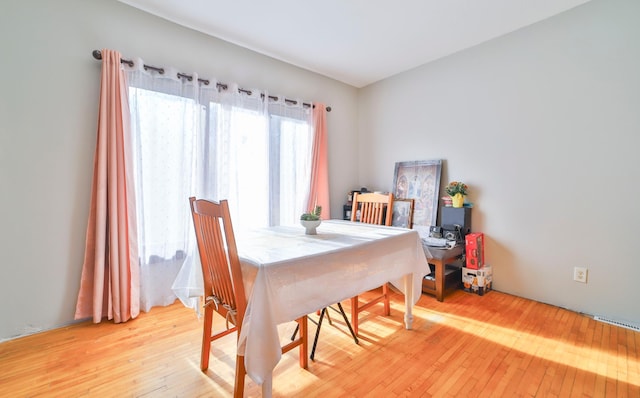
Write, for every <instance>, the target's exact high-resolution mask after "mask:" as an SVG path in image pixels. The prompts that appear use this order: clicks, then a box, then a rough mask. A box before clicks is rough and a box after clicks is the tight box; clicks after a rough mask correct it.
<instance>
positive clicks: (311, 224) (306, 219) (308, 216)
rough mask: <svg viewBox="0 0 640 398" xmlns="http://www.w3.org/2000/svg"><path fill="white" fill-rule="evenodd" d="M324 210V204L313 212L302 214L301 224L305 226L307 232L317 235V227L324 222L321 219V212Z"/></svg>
mask: <svg viewBox="0 0 640 398" xmlns="http://www.w3.org/2000/svg"><path fill="white" fill-rule="evenodd" d="M321 212H322V206H316V207H315V209H313V212H310V213H304V214H303V215H301V216H300V224H302V226H303V227H304V228H305V232H304V233H305V234H307V235H316V228H318V225H320V223H321V222H322V220H321V219H320V213H321Z"/></svg>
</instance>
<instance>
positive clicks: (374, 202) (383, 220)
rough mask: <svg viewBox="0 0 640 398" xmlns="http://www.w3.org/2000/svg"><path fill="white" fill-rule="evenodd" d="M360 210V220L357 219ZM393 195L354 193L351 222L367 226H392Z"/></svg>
mask: <svg viewBox="0 0 640 398" xmlns="http://www.w3.org/2000/svg"><path fill="white" fill-rule="evenodd" d="M358 210H360V212H359V214H360V219H359V220H358V219H357V215H358ZM392 213H393V194H392V193H388V194H382V193H358V192H356V193H354V194H353V207H352V208H351V221H360V222H364V223H367V224H378V225H391V220H392V218H393V215H392Z"/></svg>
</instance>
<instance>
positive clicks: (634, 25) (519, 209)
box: [359, 0, 640, 325]
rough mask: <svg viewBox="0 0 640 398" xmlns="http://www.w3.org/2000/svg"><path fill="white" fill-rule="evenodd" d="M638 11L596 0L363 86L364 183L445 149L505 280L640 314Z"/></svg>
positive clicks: (567, 303)
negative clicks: (577, 270)
mask: <svg viewBox="0 0 640 398" xmlns="http://www.w3.org/2000/svg"><path fill="white" fill-rule="evenodd" d="M638 15H640V2H638V1H635V0H594V1H592V2H589V3H587V4H585V5H583V6H580V7H578V8H575V9H573V10H571V11H568V12H566V13H564V14H561V15H559V16H556V17H554V18H551V19H548V20H546V21H543V22H540V23H538V24H535V25H532V26H530V27H527V28H525V29H522V30H519V31H517V32H514V33H512V34H509V35H507V36H504V37H502V38H498V39H495V40H492V41H490V42H487V43H485V44H483V45H480V46H477V47H475V48H472V49H469V50H466V51H463V52H460V53H457V54H455V55H453V56H450V57H448V58H446V59H442V60H440V61H437V62H434V63H431V64H427V65H424V66H422V67H419V68H417V69H414V70H411V71H409V72H406V73H403V74H400V75H397V76H395V77H393V78H390V79H387V80H384V81H382V82H379V83H377V84H374V85H371V86H368V87H366V88H365V89H362V90H361V92H360V108H359V118H360V122H359V130H360V139H359V142H360V144H361V145H362V147H361V148H362V149H361V152H360V168H359V170H360V177H359V181H360V183H361V184H364V185H367V186H374V187H375V188H376V189H388V190H391V189H392V187H391V185H392V183H393V171H394V165H395V162H398V161H409V160H426V159H444V174H443V178H442V180H443V184H445V183H447V182H448V181H451V180H462V181H464V182H466V183H468V184H469V186H470V188H471V191H472V193H471V195H470V198H469V199H470V201H472V202H474V204H475V207H474V209H473V211H472V213H473V214H472V219H473V220H472V224H473V229H474V230H476V231H482V232H484V233H485V234H486V237H487V242H486V252H487V253H486V256H487V259H488V260H489V262H490V263H491V264H492V265H493V267H494V278H495V288H496V289H498V290H501V291H504V292H508V293H512V294H515V295H518V296H523V297H528V298H531V299H534V300H539V301H542V302H547V303H551V304H554V305H558V306H562V307H567V308H570V309H573V310H576V311H581V312H585V313H589V314H597V315H605V316H608V317H611V318H614V319H617V320H624V321H631V322H634V323H635V324H637V325H640V310H639V309H638V303H640V288H639V287H638V286H639V285H638V270H639V269H640V261H639V260H638V256H637V250H638V249H637V247H638V243H637V241H638V236H636V235H635V233H636V228H637V227H638V225H639V224H640V207H639V206H638V205H637V200H638V197H639V196H640V188H639V185H640V167H639V161H638V156H637V152H638V148H639V147H640V46H639V45H638V42H639V41H640V24H638V22H637V17H638ZM365 154H366V156H365ZM575 266H582V267H587V268H588V270H589V274H588V276H589V278H588V283H587V284H581V283H578V282H574V281H573V280H572V276H573V267H575Z"/></svg>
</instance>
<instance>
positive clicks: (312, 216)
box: [300, 206, 322, 221]
mask: <svg viewBox="0 0 640 398" xmlns="http://www.w3.org/2000/svg"><path fill="white" fill-rule="evenodd" d="M321 212H322V206H316V208H315V209H313V212H312V213H304V214H303V215H301V216H300V219H301V220H306V221H316V220H319V219H320V213H321Z"/></svg>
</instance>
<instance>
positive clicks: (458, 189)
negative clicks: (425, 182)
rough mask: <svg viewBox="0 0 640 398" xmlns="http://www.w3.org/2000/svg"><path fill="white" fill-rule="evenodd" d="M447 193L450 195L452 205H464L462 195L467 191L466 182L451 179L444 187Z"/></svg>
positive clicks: (465, 194)
mask: <svg viewBox="0 0 640 398" xmlns="http://www.w3.org/2000/svg"><path fill="white" fill-rule="evenodd" d="M445 191H446V192H447V195H449V196H451V201H452V204H453V207H462V206H463V205H464V197H465V196H467V194H468V193H469V187H468V186H467V184H465V183H463V182H460V181H452V182H450V183H449V185H447V187H446V188H445Z"/></svg>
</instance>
